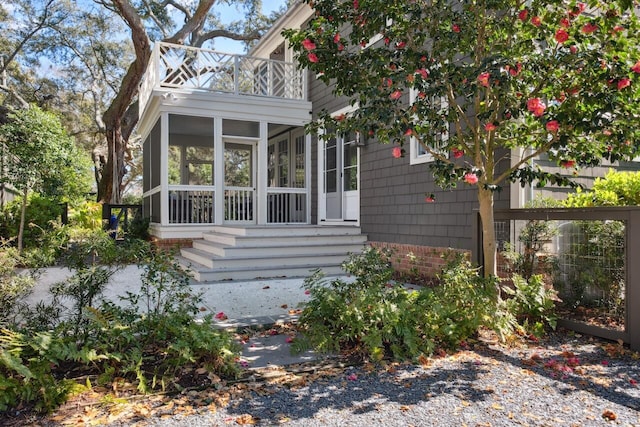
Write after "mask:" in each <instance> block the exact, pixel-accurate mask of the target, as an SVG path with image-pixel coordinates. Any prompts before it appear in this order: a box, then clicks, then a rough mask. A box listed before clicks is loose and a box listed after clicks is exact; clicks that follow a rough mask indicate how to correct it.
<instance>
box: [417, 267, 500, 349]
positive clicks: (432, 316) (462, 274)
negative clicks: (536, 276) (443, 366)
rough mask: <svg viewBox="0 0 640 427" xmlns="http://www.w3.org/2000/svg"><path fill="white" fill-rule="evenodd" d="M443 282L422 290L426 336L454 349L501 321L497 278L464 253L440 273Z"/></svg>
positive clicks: (421, 325) (421, 306) (421, 304)
mask: <svg viewBox="0 0 640 427" xmlns="http://www.w3.org/2000/svg"><path fill="white" fill-rule="evenodd" d="M439 279H440V284H439V285H438V286H436V287H434V288H426V289H424V290H423V291H422V292H421V295H420V298H419V299H418V301H417V304H416V306H417V307H419V311H420V313H419V314H421V318H420V328H421V329H422V331H423V333H424V336H425V337H427V338H428V339H431V340H433V341H434V342H435V343H436V344H437V345H439V346H443V347H447V348H454V347H456V346H457V345H458V344H459V343H460V342H461V341H464V340H467V339H468V338H469V337H471V336H472V335H473V334H475V333H476V332H477V331H478V329H479V328H480V327H482V326H486V327H491V328H493V327H495V325H496V324H497V323H498V321H497V319H496V318H495V316H496V315H497V314H498V307H497V303H498V297H497V289H498V286H497V278H495V277H491V278H485V277H483V276H482V275H481V274H480V272H479V269H478V268H474V267H472V265H471V263H470V262H469V261H468V260H467V259H465V257H464V255H462V254H454V255H453V258H451V259H450V260H449V261H448V262H447V264H446V265H445V267H444V268H443V270H442V273H441V274H440V276H439Z"/></svg>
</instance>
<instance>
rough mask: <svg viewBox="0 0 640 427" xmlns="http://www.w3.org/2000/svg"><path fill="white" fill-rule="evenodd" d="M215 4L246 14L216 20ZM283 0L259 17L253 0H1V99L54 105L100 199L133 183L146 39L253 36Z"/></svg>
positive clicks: (194, 41)
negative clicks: (89, 165)
mask: <svg viewBox="0 0 640 427" xmlns="http://www.w3.org/2000/svg"><path fill="white" fill-rule="evenodd" d="M218 5H235V6H236V8H237V9H238V10H239V11H240V13H241V15H243V17H244V19H240V20H237V21H234V22H230V23H223V19H222V17H221V16H220V13H219V11H216V7H215V6H218ZM284 9H285V8H284V7H283V8H282V9H280V10H277V11H276V12H274V13H273V14H272V15H270V16H265V15H264V14H262V13H261V10H262V2H261V1H260V0H219V1H216V0H199V1H197V2H196V1H191V0H163V1H150V0H94V2H75V1H70V0H45V1H42V0H7V1H6V2H3V5H0V22H1V23H2V25H3V26H5V25H6V30H7V31H6V32H3V34H2V35H0V41H2V43H0V56H2V57H3V58H5V60H4V62H3V64H4V65H2V69H1V70H0V71H3V74H2V75H3V76H4V77H5V78H4V79H3V85H2V86H0V102H2V103H3V104H9V105H12V106H13V107H18V108H24V107H26V106H27V105H28V104H29V103H36V104H37V105H39V106H41V107H43V108H45V109H51V110H57V111H61V112H62V113H63V116H62V117H63V121H64V124H65V126H66V127H67V128H68V129H69V133H70V134H72V135H73V136H74V137H75V139H76V141H77V142H78V144H80V145H81V146H83V147H84V148H85V149H86V150H88V151H91V156H92V159H93V161H94V164H95V170H96V181H97V191H98V199H99V200H101V201H107V202H118V201H120V198H121V195H122V191H123V189H124V188H125V187H127V186H128V185H133V183H135V177H133V176H127V175H128V174H129V175H133V174H132V172H135V171H136V170H139V165H136V163H135V162H136V155H135V154H134V153H133V151H132V148H135V147H136V144H137V139H136V136H135V134H134V133H133V131H134V129H135V125H136V124H137V120H138V109H137V94H138V86H139V83H140V80H141V79H142V76H143V75H144V71H145V70H146V66H147V64H148V61H149V58H150V54H151V43H152V42H155V41H167V42H171V43H177V44H186V45H193V46H202V47H204V46H206V47H210V48H211V47H214V42H215V40H217V39H219V38H221V37H223V38H230V39H234V40H240V41H245V42H246V43H251V42H252V41H255V40H257V39H258V38H259V37H260V36H261V35H262V34H263V33H264V31H265V30H266V29H268V28H269V27H270V24H271V23H272V22H273V21H274V20H275V19H276V18H277V17H278V16H279V15H280V14H281V13H282V12H283V11H284ZM127 38H129V39H127ZM5 41H6V43H4V42H5ZM4 83H6V84H4Z"/></svg>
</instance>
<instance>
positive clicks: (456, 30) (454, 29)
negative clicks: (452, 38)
mask: <svg viewBox="0 0 640 427" xmlns="http://www.w3.org/2000/svg"><path fill="white" fill-rule="evenodd" d="M451 31H453V32H454V33H459V32H460V25H458V24H453V25H451Z"/></svg>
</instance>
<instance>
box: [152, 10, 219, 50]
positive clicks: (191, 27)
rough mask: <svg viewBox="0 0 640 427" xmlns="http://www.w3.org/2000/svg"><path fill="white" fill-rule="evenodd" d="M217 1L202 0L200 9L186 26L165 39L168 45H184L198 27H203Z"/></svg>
mask: <svg viewBox="0 0 640 427" xmlns="http://www.w3.org/2000/svg"><path fill="white" fill-rule="evenodd" d="M215 2H216V0H200V2H199V3H198V8H197V9H196V11H195V13H194V14H193V17H192V18H191V19H189V20H188V21H186V22H185V24H184V26H183V27H182V28H180V29H179V30H178V31H177V32H176V33H175V34H174V35H173V36H171V37H169V38H166V39H164V40H163V41H165V42H167V43H175V44H182V43H183V42H184V40H185V39H186V38H187V37H188V36H189V35H190V34H191V33H193V32H194V31H195V30H196V29H197V28H198V27H200V26H201V25H202V23H203V22H204V20H205V19H206V18H207V14H208V13H209V10H211V7H212V6H213V4H214V3H215Z"/></svg>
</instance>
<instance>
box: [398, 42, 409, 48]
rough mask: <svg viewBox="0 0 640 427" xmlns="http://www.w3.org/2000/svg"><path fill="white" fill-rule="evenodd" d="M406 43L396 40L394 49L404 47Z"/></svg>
mask: <svg viewBox="0 0 640 427" xmlns="http://www.w3.org/2000/svg"><path fill="white" fill-rule="evenodd" d="M406 45H407V42H398V43H397V44H396V49H404V48H405V46H406Z"/></svg>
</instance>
